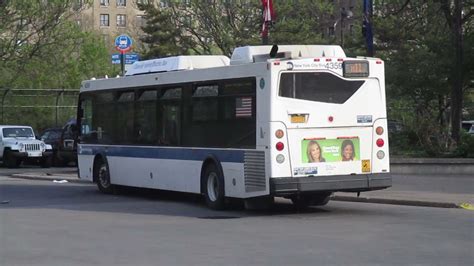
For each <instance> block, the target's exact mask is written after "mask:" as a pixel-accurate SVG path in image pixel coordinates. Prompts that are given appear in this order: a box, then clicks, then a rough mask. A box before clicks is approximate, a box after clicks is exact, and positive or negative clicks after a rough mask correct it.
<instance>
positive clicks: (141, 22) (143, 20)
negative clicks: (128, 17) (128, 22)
mask: <svg viewBox="0 0 474 266" xmlns="http://www.w3.org/2000/svg"><path fill="white" fill-rule="evenodd" d="M136 26H137V27H145V26H146V17H145V16H141V15H138V16H137V20H136Z"/></svg>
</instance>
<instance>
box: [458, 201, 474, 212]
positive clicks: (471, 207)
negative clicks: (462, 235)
mask: <svg viewBox="0 0 474 266" xmlns="http://www.w3.org/2000/svg"><path fill="white" fill-rule="evenodd" d="M459 207H461V208H463V209H466V210H470V211H474V205H473V204H471V203H467V202H465V203H461V204H459Z"/></svg>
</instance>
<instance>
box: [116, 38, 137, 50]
mask: <svg viewBox="0 0 474 266" xmlns="http://www.w3.org/2000/svg"><path fill="white" fill-rule="evenodd" d="M132 43H133V41H132V38H130V37H128V35H125V34H123V35H120V36H118V37H117V38H115V48H116V49H117V50H119V51H120V52H121V53H125V52H127V51H130V50H131V49H132Z"/></svg>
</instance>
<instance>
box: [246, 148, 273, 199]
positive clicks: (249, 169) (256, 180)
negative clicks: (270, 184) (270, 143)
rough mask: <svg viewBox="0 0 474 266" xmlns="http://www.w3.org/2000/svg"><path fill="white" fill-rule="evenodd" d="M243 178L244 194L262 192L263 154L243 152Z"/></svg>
mask: <svg viewBox="0 0 474 266" xmlns="http://www.w3.org/2000/svg"><path fill="white" fill-rule="evenodd" d="M244 177H245V192H255V191H264V190H265V189H266V187H267V183H266V180H265V152H263V151H245V155H244Z"/></svg>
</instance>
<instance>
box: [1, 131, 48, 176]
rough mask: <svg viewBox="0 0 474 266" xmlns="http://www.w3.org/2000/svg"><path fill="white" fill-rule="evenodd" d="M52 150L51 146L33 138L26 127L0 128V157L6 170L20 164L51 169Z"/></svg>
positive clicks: (33, 134) (31, 132) (32, 134)
mask: <svg viewBox="0 0 474 266" xmlns="http://www.w3.org/2000/svg"><path fill="white" fill-rule="evenodd" d="M52 155H53V150H52V147H51V145H48V144H45V143H44V142H43V141H41V140H37V139H36V138H35V133H34V132H33V129H32V128H31V127H28V126H0V156H1V159H2V160H3V164H4V165H6V166H7V167H8V168H14V167H18V166H19V165H20V164H21V162H32V163H37V164H40V165H41V167H45V168H46V167H51V163H52Z"/></svg>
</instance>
